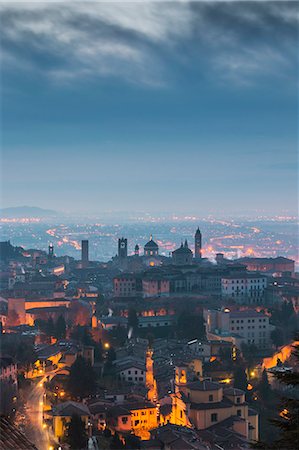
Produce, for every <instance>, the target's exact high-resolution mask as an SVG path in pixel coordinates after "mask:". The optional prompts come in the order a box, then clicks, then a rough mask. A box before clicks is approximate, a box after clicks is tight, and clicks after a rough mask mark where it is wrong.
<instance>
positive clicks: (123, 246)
mask: <svg viewBox="0 0 299 450" xmlns="http://www.w3.org/2000/svg"><path fill="white" fill-rule="evenodd" d="M127 256H128V239H125V238H123V237H122V238H121V239H118V257H119V258H126V257H127Z"/></svg>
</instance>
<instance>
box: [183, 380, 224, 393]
mask: <svg viewBox="0 0 299 450" xmlns="http://www.w3.org/2000/svg"><path fill="white" fill-rule="evenodd" d="M187 387H188V388H189V389H190V390H191V391H218V390H219V389H221V387H222V386H220V384H219V383H214V382H213V381H207V380H204V381H192V382H191V383H188V384H187Z"/></svg>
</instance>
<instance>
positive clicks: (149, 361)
mask: <svg viewBox="0 0 299 450" xmlns="http://www.w3.org/2000/svg"><path fill="white" fill-rule="evenodd" d="M145 380H146V387H147V389H148V393H147V399H148V400H149V401H150V402H154V403H156V402H157V400H158V394H157V383H156V380H155V377H154V362H153V350H152V349H151V348H150V347H149V348H148V349H147V352H146V378H145Z"/></svg>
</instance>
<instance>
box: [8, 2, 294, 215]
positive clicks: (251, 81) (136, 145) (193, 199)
mask: <svg viewBox="0 0 299 450" xmlns="http://www.w3.org/2000/svg"><path fill="white" fill-rule="evenodd" d="M0 11H1V13H0V16H1V24H0V27H1V108H2V116H1V122H2V130H3V133H2V145H1V147H2V151H1V156H2V180H3V184H2V204H3V206H5V207H8V206H19V205H25V204H26V205H32V206H33V205H34V206H40V207H44V208H52V209H56V210H61V211H75V212H82V213H83V212H86V211H93V212H97V211H107V210H112V211H125V210H130V211H134V210H145V211H149V212H160V211H161V212H167V211H169V212H176V213H181V212H186V213H191V212H192V213H196V214H205V213H207V212H213V211H215V212H221V211H223V212H232V213H236V212H244V211H248V212H254V211H264V212H275V213H277V212H280V211H281V212H283V211H285V210H289V211H290V212H293V213H294V212H295V211H296V208H297V198H296V195H297V194H296V193H297V188H296V178H297V160H296V159H297V147H298V94H297V92H298V3H297V2H284V1H283V2H269V1H267V2H262V1H258V2H237V1H233V2H228V3H224V2H192V3H189V2H180V3H176V2H171V3H169V2H168V3H167V2H165V3H160V2H147V3H145V2H137V3H124V2H122V3H110V4H108V3H102V2H93V3H90V2H68V1H66V2H37V1H35V2H32V3H26V2H18V3H16V4H13V3H12V2H9V3H5V2H1V3H0Z"/></svg>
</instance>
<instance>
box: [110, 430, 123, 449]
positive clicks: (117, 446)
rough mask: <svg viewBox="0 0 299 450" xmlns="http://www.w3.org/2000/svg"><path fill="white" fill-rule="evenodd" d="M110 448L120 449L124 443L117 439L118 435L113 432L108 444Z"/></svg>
mask: <svg viewBox="0 0 299 450" xmlns="http://www.w3.org/2000/svg"><path fill="white" fill-rule="evenodd" d="M110 448H111V450H121V449H123V448H124V445H123V443H122V442H121V440H120V439H119V436H118V434H117V433H115V434H114V435H113V438H112V440H111V444H110Z"/></svg>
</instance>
